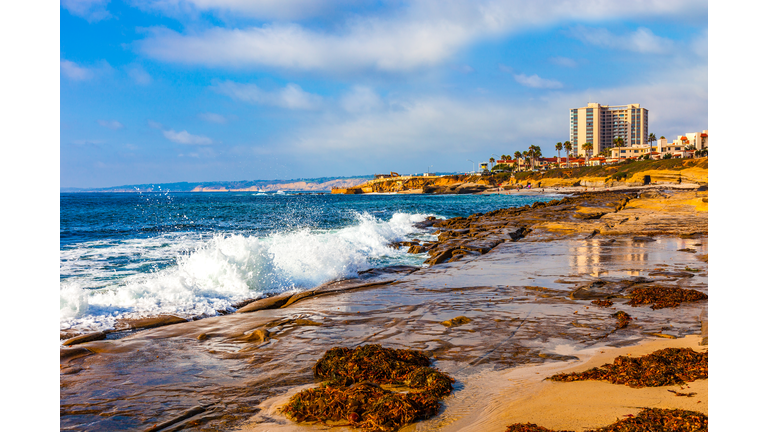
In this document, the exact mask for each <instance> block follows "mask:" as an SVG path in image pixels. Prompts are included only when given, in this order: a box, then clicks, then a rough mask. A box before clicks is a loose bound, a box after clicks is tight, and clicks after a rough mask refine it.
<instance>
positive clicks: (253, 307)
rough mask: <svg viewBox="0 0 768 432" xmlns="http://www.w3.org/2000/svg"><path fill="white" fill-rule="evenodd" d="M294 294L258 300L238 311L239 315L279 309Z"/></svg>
mask: <svg viewBox="0 0 768 432" xmlns="http://www.w3.org/2000/svg"><path fill="white" fill-rule="evenodd" d="M291 295H292V294H280V295H276V296H272V297H267V298H264V299H260V300H256V301H255V302H252V303H250V304H248V305H247V306H245V307H242V308H240V309H238V310H237V313H247V312H255V311H259V310H264V309H277V308H279V307H281V306H282V305H283V304H285V302H287V301H288V299H289V298H291Z"/></svg>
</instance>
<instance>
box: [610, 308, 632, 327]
mask: <svg viewBox="0 0 768 432" xmlns="http://www.w3.org/2000/svg"><path fill="white" fill-rule="evenodd" d="M612 316H615V317H616V319H617V320H618V321H619V322H618V323H617V324H616V330H618V329H623V328H624V327H626V326H627V325H629V321H630V320H632V317H631V316H630V315H629V314H628V313H626V312H624V311H618V312H616V313H615V314H613V315H612Z"/></svg>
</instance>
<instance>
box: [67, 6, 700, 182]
mask: <svg viewBox="0 0 768 432" xmlns="http://www.w3.org/2000/svg"><path fill="white" fill-rule="evenodd" d="M59 61H60V186H61V187H82V188H89V187H109V186H119V185H128V184H144V183H168V182H181V181H188V182H204V181H236V180H256V179H265V180H269V179H275V180H285V179H294V178H313V177H326V176H328V177H330V176H353V175H366V174H368V175H369V174H373V173H383V172H389V171H396V172H399V173H411V174H412V173H422V172H425V171H427V170H429V171H432V172H454V171H469V170H471V169H472V168H473V167H476V166H477V165H476V164H477V163H478V162H480V161H487V160H488V158H490V157H495V158H496V159H498V158H499V156H500V155H502V154H512V153H514V152H515V151H524V150H526V149H527V148H528V147H529V146H530V145H538V146H540V147H541V149H542V152H543V154H544V156H553V155H555V154H556V151H555V143H557V142H558V141H565V140H567V139H568V126H569V123H568V114H569V109H571V108H578V107H582V106H586V104H587V103H588V102H598V103H601V104H603V105H623V104H629V103H639V104H640V106H641V107H643V108H647V109H648V111H649V125H650V128H649V132H653V133H655V135H656V136H657V137H660V136H662V135H664V136H666V137H667V138H670V137H674V136H677V135H681V134H683V133H686V132H694V131H701V130H704V129H709V126H708V8H707V2H706V1H698V0H697V1H688V0H679V1H669V0H664V1H657V0H642V1H632V0H624V1H606V0H550V1H546V2H542V1H527V0H506V1H502V0H466V1H464V0H453V1H451V0H442V1H431V0H424V1H365V0H362V1H351V0H336V1H325V2H317V1H312V0H261V1H258V0H128V1H110V0H62V1H61V2H60V59H59Z"/></svg>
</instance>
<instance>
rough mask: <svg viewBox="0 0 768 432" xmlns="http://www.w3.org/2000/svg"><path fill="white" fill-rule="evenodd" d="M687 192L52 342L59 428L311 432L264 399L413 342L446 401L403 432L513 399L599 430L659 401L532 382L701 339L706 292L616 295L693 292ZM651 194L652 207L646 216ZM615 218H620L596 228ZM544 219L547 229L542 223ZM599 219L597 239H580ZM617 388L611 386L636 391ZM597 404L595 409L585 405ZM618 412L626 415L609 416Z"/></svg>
mask: <svg viewBox="0 0 768 432" xmlns="http://www.w3.org/2000/svg"><path fill="white" fill-rule="evenodd" d="M692 194H693V195H691V193H689V195H681V196H679V197H677V196H673V195H671V194H670V193H665V194H663V195H662V196H648V197H646V198H634V197H633V199H632V200H630V201H629V203H628V204H626V205H625V206H624V207H623V208H622V209H621V210H620V211H616V212H613V213H610V214H606V215H604V216H602V217H601V218H598V219H594V220H592V219H587V220H583V219H579V218H574V217H573V211H574V210H573V208H579V209H580V208H583V207H584V206H597V207H593V208H602V207H605V206H606V205H608V204H610V203H611V202H613V201H612V200H614V199H615V198H616V197H613V196H611V197H610V199H607V198H606V200H607V201H605V202H599V200H597V201H595V200H593V201H583V202H582V201H578V202H576V203H574V204H573V205H571V207H567V206H560V207H551V208H541V209H537V210H536V211H531V212H528V213H524V214H521V215H519V216H516V217H515V218H513V219H511V220H513V222H514V223H517V224H524V225H526V226H527V227H528V229H529V230H530V232H529V233H528V234H527V235H526V236H525V237H523V238H520V239H517V240H516V241H515V240H512V239H510V240H508V241H504V242H501V243H499V244H497V245H495V247H493V248H492V249H491V250H490V251H489V252H487V253H484V254H482V255H471V256H466V257H464V258H463V259H461V260H458V261H455V262H447V263H441V264H437V265H434V266H432V267H429V268H422V269H415V268H411V269H400V271H398V272H392V273H380V274H376V275H374V276H373V277H372V278H370V279H367V280H365V281H359V282H355V281H348V282H345V283H341V284H329V287H330V288H332V289H331V290H329V291H324V292H323V294H324V295H315V296H310V297H306V298H304V299H302V300H301V301H298V302H295V303H293V304H291V305H289V306H287V307H283V308H279V309H268V310H260V311H256V312H251V313H242V314H232V315H225V316H219V317H213V318H206V319H201V320H197V321H191V322H184V323H181V324H175V325H170V326H166V327H160V328H155V329H150V330H144V331H139V332H134V333H132V334H130V335H128V336H126V337H122V338H119V339H111V338H112V337H116V336H120V335H114V336H110V339H107V340H101V341H91V342H87V343H84V344H80V345H76V346H74V347H72V348H69V349H63V350H62V375H61V386H60V397H61V404H60V415H61V417H60V419H61V429H62V430H118V429H139V430H149V429H151V428H152V426H153V425H158V426H163V424H164V423H165V425H166V427H164V428H163V429H162V430H164V431H170V430H181V429H190V430H226V429H242V428H244V427H245V428H246V430H282V428H288V429H289V430H313V429H315V430H319V429H323V428H324V427H319V429H318V427H316V426H314V427H313V426H306V425H295V424H293V423H291V422H290V421H288V420H286V419H284V418H282V417H281V416H280V415H279V414H278V413H276V411H275V409H274V408H275V407H276V406H278V405H279V403H278V404H277V405H276V404H275V403H274V401H275V399H273V398H278V399H277V400H285V398H286V397H287V395H290V394H291V393H294V392H296V391H298V390H299V389H301V388H304V387H305V386H310V385H316V383H315V380H314V378H313V376H312V373H311V367H312V365H313V364H314V362H315V361H316V360H317V359H318V358H319V357H320V356H321V355H322V354H323V353H324V352H325V351H326V350H327V349H329V348H330V347H332V346H347V347H354V346H357V345H361V344H366V343H379V344H382V345H384V346H387V347H392V348H410V349H420V350H425V351H427V352H429V353H430V355H431V356H432V357H433V358H434V360H435V365H436V367H438V368H440V369H441V370H443V371H445V372H447V373H448V374H450V375H451V376H453V377H454V378H456V385H455V391H454V393H452V395H451V396H449V397H448V398H447V399H446V400H445V410H444V411H443V412H442V413H441V414H440V415H438V416H437V417H436V418H433V419H430V420H428V421H425V422H420V423H417V424H414V425H411V426H408V427H407V428H405V429H404V430H504V428H505V425H506V424H510V423H514V422H516V421H521V422H527V421H531V422H537V421H536V419H537V418H541V417H531V418H527V419H525V418H523V417H525V414H526V412H527V411H528V408H522V411H521V410H520V409H521V408H520V407H525V406H528V407H530V409H531V410H534V411H537V410H540V409H543V408H541V407H540V406H539V405H540V404H542V403H544V401H547V400H552V401H557V402H556V404H557V405H560V407H559V408H557V407H555V408H553V409H554V410H556V411H558V412H563V418H562V420H557V421H562V422H563V423H551V424H547V423H539V424H540V425H542V426H547V427H555V425H556V424H570V425H571V426H568V427H569V428H574V429H575V430H580V429H579V428H578V427H579V426H593V425H594V424H593V423H590V424H586V425H582V424H581V423H579V422H580V421H582V420H583V418H584V417H585V416H586V417H588V418H590V419H592V421H595V422H603V421H606V423H605V424H607V423H611V422H613V421H615V419H616V414H615V413H616V412H619V411H621V412H622V414H620V415H624V414H629V413H636V412H637V411H639V406H634V405H632V404H635V403H641V402H642V403H646V402H643V401H649V402H648V403H651V402H652V401H655V400H656V399H654V398H658V397H660V396H659V395H657V394H656V393H650V394H648V395H645V396H643V395H640V396H637V398H640V399H637V398H635V399H632V398H631V397H630V398H629V399H626V400H625V401H624V402H621V400H622V399H616V398H614V399H616V402H617V403H618V405H616V406H608V405H602V404H601V403H600V402H599V401H597V400H596V401H595V402H594V404H592V405H591V406H592V407H593V411H587V410H586V409H585V410H579V409H576V408H574V407H576V406H578V401H574V400H572V399H570V396H568V395H567V392H566V393H559V392H562V391H565V390H563V389H566V390H567V389H573V388H577V387H584V389H583V391H584V392H590V391H594V392H598V393H601V392H605V391H608V390H605V389H601V387H605V385H609V384H605V383H550V382H543V383H542V382H541V380H540V377H541V376H542V375H544V376H546V374H547V373H550V372H551V373H555V372H557V371H560V370H563V369H567V368H581V367H584V366H585V365H584V362H585V361H590V360H589V359H592V358H593V356H595V355H596V354H599V355H603V354H600V351H605V353H604V354H605V355H611V354H609V353H611V352H620V353H621V354H626V352H624V350H627V349H628V348H627V347H630V346H632V347H633V348H631V349H633V350H634V349H647V348H642V347H645V346H646V345H638V344H641V343H645V342H647V341H648V340H649V339H655V340H656V341H657V342H655V343H657V344H662V345H664V344H672V345H674V344H677V343H689V342H690V341H691V340H693V339H690V335H700V334H701V329H702V317H704V319H705V320H706V315H707V303H706V301H703V302H702V301H700V302H695V303H690V304H683V305H681V306H679V307H677V308H673V309H659V310H652V309H651V308H650V307H647V306H645V307H629V306H628V305H627V304H626V302H627V300H626V299H625V298H621V296H622V295H623V294H625V293H626V290H628V289H630V288H631V287H635V286H647V285H650V284H655V285H665V286H677V287H684V288H693V289H697V290H699V291H702V292H704V293H706V292H707V263H706V256H707V255H708V241H707V236H706V234H703V235H702V234H701V231H703V232H704V233H706V211H703V212H702V211H701V210H700V209H699V210H696V208H697V207H696V205H694V204H691V201H695V200H696V199H701V195H700V194H699V195H697V194H696V193H692ZM665 197H666V198H665ZM697 197H698V198H697ZM609 201H610V202H609ZM658 202H663V204H664V206H663V208H664V209H667V210H665V211H666V212H667V213H666V214H661V215H659V213H660V212H659V210H658V207H659V204H658ZM574 206H575V207H574ZM566 207H567V208H566ZM569 212H570V213H569ZM566 213H567V217H566V216H564V215H566ZM702 213H703V216H702ZM558 215H559V216H558ZM653 215H657V216H653ZM662 216H663V217H662ZM616 218H620V219H618V220H624V219H626V221H624V222H622V223H620V224H619V225H620V227H618V225H617V226H613V227H610V224H611V223H614V222H611V221H614V220H616ZM651 218H655V219H651ZM702 218H703V219H702ZM630 219H631V220H630ZM651 220H655V221H656V222H655V223H653V222H651ZM702 221H703V222H702ZM510 223H511V222H510ZM702 223H703V224H704V225H703V226H700V225H701V224H702ZM641 224H642V225H641ZM555 225H557V226H559V227H560V228H558V229H554V230H553V228H552V227H553V226H555ZM598 225H599V226H601V227H603V229H604V231H605V234H602V233H601V234H598V235H594V231H595V227H596V226H598ZM697 227H698V228H697ZM499 229H501V228H499ZM622 230H623V231H622ZM598 231H599V230H598ZM692 232H693V233H696V232H698V234H691V233H692ZM488 233H489V235H490V234H493V233H492V232H491V231H488ZM642 233H645V234H648V233H654V234H653V235H654V238H653V239H648V238H638V237H637V235H638V234H642ZM493 235H495V234H493ZM681 236H682V237H685V238H681ZM468 240H470V241H477V240H476V237H473V238H472V239H468ZM450 241H455V239H450ZM681 250H686V251H681ZM691 251H694V252H695V253H692V252H691ZM425 257H426V256H425ZM686 269H689V270H690V269H694V270H696V271H686ZM608 294H613V295H617V296H619V297H617V298H614V302H615V304H614V306H613V308H607V309H604V308H599V307H595V306H593V305H592V304H591V303H590V298H589V296H590V295H593V296H598V297H599V296H605V295H608ZM616 310H624V311H626V312H628V313H629V314H630V315H631V316H632V317H633V318H635V319H634V320H633V321H632V322H631V324H630V325H629V326H628V327H627V328H625V329H621V330H618V331H616V330H615V324H616V322H615V318H613V317H612V316H611V314H612V313H614V312H616ZM459 315H463V316H467V317H469V318H470V319H472V321H471V322H470V323H468V324H464V325H461V326H458V327H452V328H448V327H445V326H443V325H442V324H441V322H442V321H445V320H447V319H451V318H454V317H456V316H459ZM652 333H661V334H665V335H668V336H671V337H676V338H683V337H685V336H689V338H685V339H667V338H658V337H654V336H651V334H652ZM694 345H695V344H694ZM617 348H619V351H611V350H613V349H617ZM83 349H86V350H87V351H85V350H83ZM78 350H80V351H78ZM76 351H77V352H76ZM627 352H629V351H627ZM591 361H598V362H600V361H601V360H599V359H593V360H591ZM602 362H605V361H602ZM537 368H539V369H537ZM536 372H538V374H537V373H536ZM551 373H550V374H551ZM694 384H696V383H694ZM595 385H597V387H595ZM696 385H697V386H701V385H702V383H698V384H696ZM609 386H610V385H609ZM615 387H620V389H617V390H616V391H618V392H619V393H621V394H625V393H626V392H627V391H632V392H634V391H635V389H629V388H628V387H627V388H625V387H623V386H615ZM692 387H693V385H692ZM558 389H559V390H558ZM704 389H706V384H705V383H704ZM556 390H558V391H556ZM656 390H660V389H654V391H656ZM568 391H570V390H568ZM694 391H695V390H694ZM702 391H703V392H704V393H699V392H697V393H699V394H705V393H706V391H705V390H702ZM664 392H665V393H668V394H669V395H671V393H669V392H666V390H664ZM577 394H578V391H577ZM626 394H633V393H626ZM634 394H638V395H639V394H640V393H634ZM643 394H644V393H643ZM533 395H535V397H534V396H533ZM663 396H665V398H666V399H664V400H667V399H669V398H668V397H667V396H666V395H663ZM622 397H629V396H622ZM633 397H634V396H633ZM672 397H673V398H674V396H672ZM526 398H527V399H526ZM541 398H544V399H541ZM547 398H549V399H547ZM677 399H687V398H677ZM696 400H697V401H698V400H702V403H701V404H703V405H704V408H703V409H697V410H698V411H703V412H706V411H705V410H706V399H696ZM513 401H517V403H512V402H513ZM635 401H639V402H635ZM662 402H663V401H662ZM662 402H659V403H662ZM684 402H686V403H687V402H689V401H684ZM553 403H554V402H553ZM654 403H655V402H654ZM663 403H667V402H663ZM525 404H528V405H525ZM701 404H699V405H701ZM546 405H547V406H549V405H550V404H546ZM630 405H632V408H627V406H630ZM642 406H646V405H642ZM650 406H657V405H650ZM603 409H605V411H606V413H605V414H597V412H598V411H600V412H602V410H603ZM627 409H632V410H637V411H631V410H630V411H627V412H624V411H622V410H625V411H626V410H627ZM543 412H544V411H542V413H543ZM568 413H570V414H568ZM580 413H584V415H583V416H581V417H579V415H580ZM586 413H592V414H589V415H588V414H586ZM531 414H535V413H531ZM541 415H543V416H545V417H547V416H546V415H545V414H541ZM547 418H552V419H553V420H554V419H556V418H555V417H552V416H550V417H547ZM568 422H571V423H568ZM602 424H604V423H601V425H602ZM556 427H561V426H556ZM158 430H159V429H158Z"/></svg>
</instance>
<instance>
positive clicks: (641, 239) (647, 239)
mask: <svg viewBox="0 0 768 432" xmlns="http://www.w3.org/2000/svg"><path fill="white" fill-rule="evenodd" d="M632 241H635V242H645V243H650V242H655V241H656V239H655V238H653V237H644V236H637V237H632Z"/></svg>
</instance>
